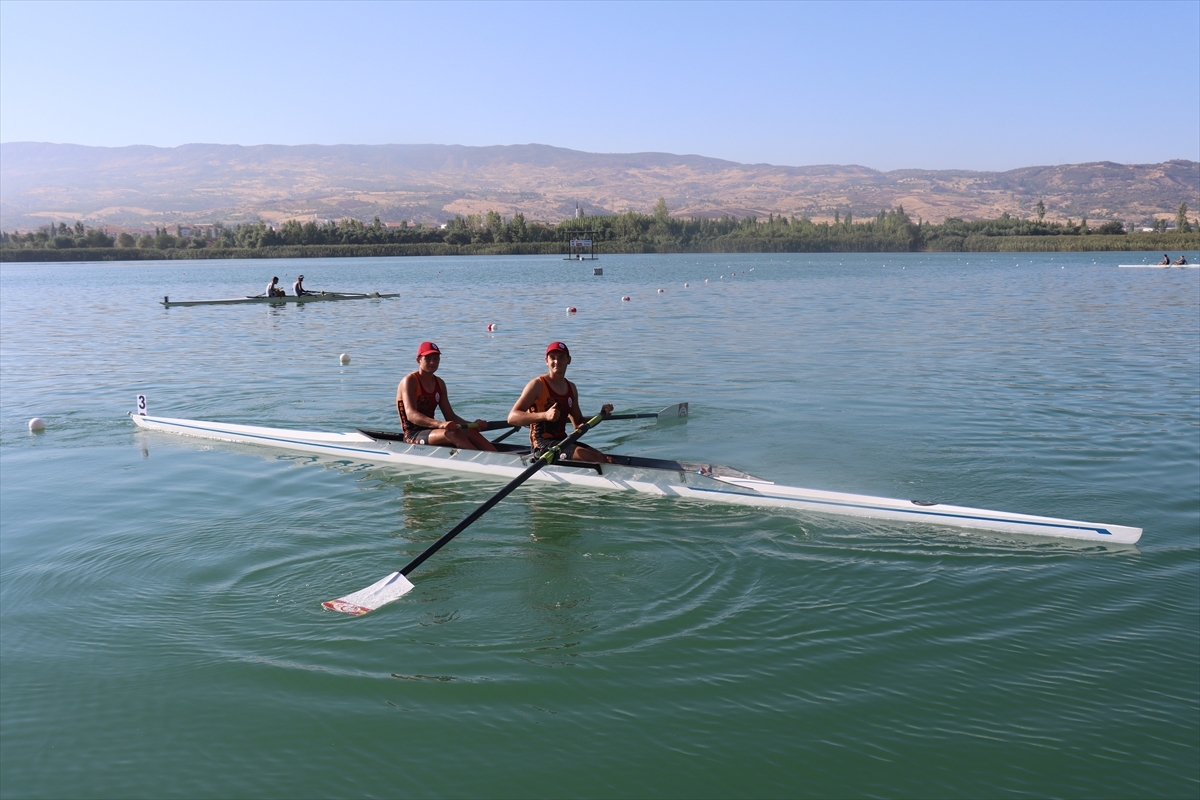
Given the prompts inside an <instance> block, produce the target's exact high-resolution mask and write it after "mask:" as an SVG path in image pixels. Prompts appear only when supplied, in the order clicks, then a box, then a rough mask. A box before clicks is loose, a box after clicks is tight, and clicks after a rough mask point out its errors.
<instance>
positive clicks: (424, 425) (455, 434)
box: [396, 342, 496, 450]
mask: <svg viewBox="0 0 1200 800" xmlns="http://www.w3.org/2000/svg"><path fill="white" fill-rule="evenodd" d="M441 359H442V351H441V350H440V349H438V346H437V345H436V344H434V343H433V342H421V346H420V347H418V348H417V371H416V372H410V373H408V374H407V375H405V376H404V378H403V379H401V381H400V385H399V386H397V387H396V410H397V411H398V412H400V425H401V427H403V428H404V441H406V442H408V443H409V444H429V445H434V446H437V447H457V448H459V449H460V450H495V449H496V445H494V444H492V443H491V442H489V441H488V440H487V439H485V438H484V437H483V435H482V434H481V433H480V432H479V431H482V430H486V429H487V422H485V421H484V420H481V419H477V420H475V424H476V425H478V426H479V430H470V429H467V428H464V427H461V426H463V425H467V424H468V422H467V420H465V419H463V418H462V417H460V416H458V415H457V414H455V413H454V409H453V408H451V407H450V398H448V397H447V396H446V382H445V381H444V380H442V379H441V378H439V377H438V376H437V375H434V374H433V373H435V372H437V368H438V365H439V364H440V363H441ZM439 408H440V409H441V410H442V416H443V417H445V421H444V422H443V421H442V420H438V419H435V418H434V416H433V414H434V412H435V411H436V410H437V409H439Z"/></svg>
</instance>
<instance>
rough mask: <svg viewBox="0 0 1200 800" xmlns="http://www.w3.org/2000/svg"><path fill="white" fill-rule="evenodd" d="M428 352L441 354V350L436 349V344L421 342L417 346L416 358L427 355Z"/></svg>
mask: <svg viewBox="0 0 1200 800" xmlns="http://www.w3.org/2000/svg"><path fill="white" fill-rule="evenodd" d="M430 353H437V354H438V355H441V354H442V351H441V350H440V349H438V346H437V345H436V344H434V343H433V342H421V346H420V347H418V348H417V358H421V357H422V356H427V355H429V354H430Z"/></svg>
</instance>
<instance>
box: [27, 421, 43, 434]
mask: <svg viewBox="0 0 1200 800" xmlns="http://www.w3.org/2000/svg"><path fill="white" fill-rule="evenodd" d="M29 430H30V431H31V432H33V433H38V432H40V431H44V430H46V421H45V420H44V419H42V418H41V417H34V418H33V419H31V420H29Z"/></svg>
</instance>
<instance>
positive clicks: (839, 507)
mask: <svg viewBox="0 0 1200 800" xmlns="http://www.w3.org/2000/svg"><path fill="white" fill-rule="evenodd" d="M130 416H131V417H132V419H133V421H134V422H135V423H136V424H137V425H138V426H139V427H142V428H148V429H151V430H158V431H167V432H170V433H176V434H181V435H184V436H194V437H198V438H202V439H216V440H219V441H225V442H237V443H240V444H252V445H262V446H265V447H271V448H275V449H279V450H288V451H292V452H297V453H318V454H322V455H326V456H332V457H335V458H344V459H349V460H352V461H360V462H366V463H371V464H396V465H404V466H408V467H420V468H425V469H434V470H442V471H448V472H457V473H467V474H472V475H480V476H492V477H495V478H498V479H501V480H505V481H507V480H511V479H513V478H515V477H517V476H518V475H520V474H521V472H522V471H524V469H525V468H526V467H527V466H528V463H529V462H528V451H525V452H524V453H520V452H500V453H492V452H483V451H478V450H456V449H454V448H449V447H429V446H424V445H414V444H408V443H405V442H397V441H384V440H380V439H377V438H373V437H372V436H368V435H366V434H364V433H361V432H352V433H322V432H316V431H301V430H288V429H284V428H265V427H259V426H254V425H234V424H228V423H220V422H203V421H199V420H187V419H172V418H170V417H151V416H146V415H138V414H131V415H130ZM620 458H622V459H623V460H625V461H627V462H628V463H623V464H597V465H580V464H579V463H578V462H572V463H571V464H553V465H550V466H547V467H545V468H543V469H542V470H540V471H538V472H537V473H535V474H534V475H533V477H532V479H531V480H536V481H541V482H543V483H558V484H564V485H571V486H584V487H588V488H592V489H601V490H611V491H634V492H640V493H643V494H651V495H663V496H670V497H679V498H687V499H691V500H699V501H703V502H710V503H726V504H732V505H746V506H760V507H767V508H788V509H794V510H801V511H809V512H815V513H818V514H833V515H838V516H851V517H866V518H868V519H885V520H896V521H900V522H909V523H924V524H932V525H947V526H952V527H956V528H972V529H978V530H992V531H1003V532H1006V533H1021V534H1031V535H1034V536H1056V537H1065V538H1069V539H1088V540H1092V541H1099V542H1111V543H1123V544H1131V543H1134V542H1136V541H1137V540H1138V539H1140V538H1141V535H1142V529H1141V528H1132V527H1128V526H1124V525H1105V524H1100V523H1093V522H1081V521H1079V520H1069V519H1057V518H1054V517H1038V516H1032V515H1029V514H1014V513H1011V512H1007V511H988V510H985V509H979V508H966V507H963V506H952V505H944V504H940V503H938V504H930V505H926V504H920V503H917V502H915V501H910V500H896V499H892V498H886V497H869V496H866V495H856V494H845V493H842V492H826V491H820V490H817V489H801V488H798V487H794V486H782V485H779V484H776V483H773V482H771V481H766V480H762V479H761V478H756V477H754V476H752V475H748V474H746V473H744V472H741V471H739V470H736V469H732V468H730V467H723V466H720V465H712V464H700V463H692V462H684V461H666V460H660V459H642V458H634V457H620Z"/></svg>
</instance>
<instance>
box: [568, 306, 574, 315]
mask: <svg viewBox="0 0 1200 800" xmlns="http://www.w3.org/2000/svg"><path fill="white" fill-rule="evenodd" d="M567 313H568V314H574V313H575V306H567Z"/></svg>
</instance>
